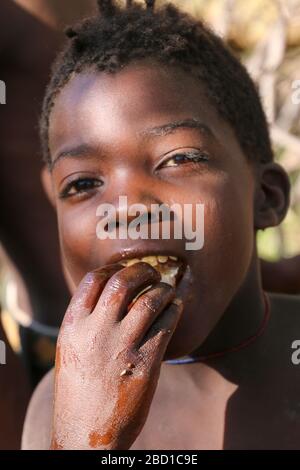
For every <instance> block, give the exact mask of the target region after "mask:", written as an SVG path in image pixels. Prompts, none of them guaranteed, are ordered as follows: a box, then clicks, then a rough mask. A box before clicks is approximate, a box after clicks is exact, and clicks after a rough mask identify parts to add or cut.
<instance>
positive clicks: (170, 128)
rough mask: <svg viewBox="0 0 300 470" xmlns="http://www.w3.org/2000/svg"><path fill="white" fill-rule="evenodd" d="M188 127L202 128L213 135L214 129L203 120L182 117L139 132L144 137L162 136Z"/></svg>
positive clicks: (204, 131)
mask: <svg viewBox="0 0 300 470" xmlns="http://www.w3.org/2000/svg"><path fill="white" fill-rule="evenodd" d="M180 128H188V129H200V130H201V131H202V132H203V133H205V134H207V135H210V136H213V132H212V130H211V129H210V128H209V127H208V126H207V125H206V124H204V123H203V122H201V121H199V119H196V118H189V119H181V120H178V121H174V122H169V123H167V124H163V125H161V126H155V127H151V128H149V129H145V130H143V131H141V132H140V133H139V135H141V136H142V137H150V138H151V137H160V136H164V135H168V134H172V132H174V131H175V130H176V129H180Z"/></svg>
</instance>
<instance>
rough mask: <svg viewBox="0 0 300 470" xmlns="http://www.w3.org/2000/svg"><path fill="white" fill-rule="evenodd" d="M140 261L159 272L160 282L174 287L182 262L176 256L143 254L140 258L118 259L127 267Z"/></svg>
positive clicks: (140, 293) (145, 289)
mask: <svg viewBox="0 0 300 470" xmlns="http://www.w3.org/2000/svg"><path fill="white" fill-rule="evenodd" d="M141 261H143V262H144V263H148V264H150V265H151V266H152V267H153V268H154V269H156V270H157V271H158V272H159V273H160V275H161V282H165V283H166V284H170V286H172V287H176V284H177V282H178V281H179V278H180V276H181V272H182V264H183V263H182V262H181V261H179V260H178V258H177V256H167V255H151V256H144V257H142V258H131V259H124V260H122V261H120V263H121V264H122V265H123V266H125V267H127V266H131V265H133V264H136V263H140V262H141ZM151 287H152V286H147V287H145V288H144V289H143V290H142V291H141V292H139V293H138V295H137V296H136V297H135V298H134V299H133V301H132V302H131V304H130V305H129V307H128V308H130V307H131V306H132V304H134V302H136V300H137V299H138V298H139V297H140V296H141V295H142V294H144V293H145V292H146V291H147V290H149V289H150V288H151Z"/></svg>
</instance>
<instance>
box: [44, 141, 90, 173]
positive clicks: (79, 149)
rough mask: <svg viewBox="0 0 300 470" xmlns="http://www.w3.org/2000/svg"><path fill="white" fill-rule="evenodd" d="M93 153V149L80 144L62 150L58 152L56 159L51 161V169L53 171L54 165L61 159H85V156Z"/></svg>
mask: <svg viewBox="0 0 300 470" xmlns="http://www.w3.org/2000/svg"><path fill="white" fill-rule="evenodd" d="M94 152H95V148H94V147H92V146H91V145H88V144H80V145H77V146H75V147H72V148H69V149H68V148H67V149H64V150H62V151H61V152H58V154H57V155H56V157H55V158H54V159H53V161H52V164H51V169H53V167H54V166H55V165H56V163H57V162H58V161H59V160H60V159H62V158H65V157H79V156H80V157H85V156H88V155H91V154H92V153H94Z"/></svg>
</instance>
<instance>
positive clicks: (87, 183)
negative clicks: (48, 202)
mask: <svg viewBox="0 0 300 470" xmlns="http://www.w3.org/2000/svg"><path fill="white" fill-rule="evenodd" d="M102 185H103V182H102V181H100V180H98V179H96V178H77V179H76V180H73V181H70V182H69V183H67V185H66V186H65V187H64V189H63V190H62V191H61V193H60V198H61V199H64V198H68V197H71V196H77V195H83V194H87V193H89V192H92V191H93V190H95V189H96V188H98V187H99V186H102Z"/></svg>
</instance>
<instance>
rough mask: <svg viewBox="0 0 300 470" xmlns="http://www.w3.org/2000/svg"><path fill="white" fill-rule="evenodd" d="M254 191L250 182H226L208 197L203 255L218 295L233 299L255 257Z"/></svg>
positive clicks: (217, 185)
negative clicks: (230, 296) (253, 256)
mask: <svg viewBox="0 0 300 470" xmlns="http://www.w3.org/2000/svg"><path fill="white" fill-rule="evenodd" d="M253 191H254V188H253V186H252V182H251V180H249V181H247V184H245V182H244V183H243V182H242V180H238V181H236V180H235V179H234V178H232V177H226V178H223V179H222V180H221V181H219V182H218V184H216V185H215V186H214V188H213V191H212V192H208V193H207V194H206V196H205V200H204V204H205V220H204V227H205V231H204V232H205V241H204V247H203V250H202V251H203V253H202V263H203V257H204V258H205V262H204V263H203V264H204V265H205V267H206V269H207V276H206V278H207V279H209V282H210V285H211V283H212V282H214V284H215V286H214V288H215V290H214V292H215V294H214V295H216V296H218V292H219V291H220V292H219V295H220V296H222V297H224V295H225V296H226V291H227V292H228V295H233V294H234V292H233V290H237V289H238V287H239V286H240V284H241V283H242V282H243V280H244V278H245V276H246V273H247V271H248V268H249V265H250V261H251V258H252V255H253V246H254V229H253Z"/></svg>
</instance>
